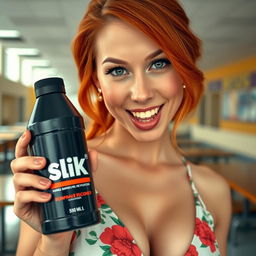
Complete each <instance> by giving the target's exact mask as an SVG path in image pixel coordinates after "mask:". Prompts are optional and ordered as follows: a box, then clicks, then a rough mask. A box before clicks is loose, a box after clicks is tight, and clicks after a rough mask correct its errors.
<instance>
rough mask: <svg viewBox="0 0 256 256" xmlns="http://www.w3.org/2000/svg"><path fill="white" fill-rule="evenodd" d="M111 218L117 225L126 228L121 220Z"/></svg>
mask: <svg viewBox="0 0 256 256" xmlns="http://www.w3.org/2000/svg"><path fill="white" fill-rule="evenodd" d="M110 218H111V219H112V220H113V221H114V222H115V223H116V224H117V225H119V226H122V227H124V224H123V222H122V221H121V220H120V219H117V218H115V217H112V216H110Z"/></svg>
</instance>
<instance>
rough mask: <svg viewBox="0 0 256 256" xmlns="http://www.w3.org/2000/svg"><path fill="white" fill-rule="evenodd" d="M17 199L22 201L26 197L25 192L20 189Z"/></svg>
mask: <svg viewBox="0 0 256 256" xmlns="http://www.w3.org/2000/svg"><path fill="white" fill-rule="evenodd" d="M15 199H16V201H18V202H19V201H22V200H23V199H24V193H23V191H18V192H17V193H16V196H15Z"/></svg>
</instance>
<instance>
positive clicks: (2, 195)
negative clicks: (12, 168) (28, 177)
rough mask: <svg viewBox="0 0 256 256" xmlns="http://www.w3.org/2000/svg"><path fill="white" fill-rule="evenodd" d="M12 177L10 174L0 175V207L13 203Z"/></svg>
mask: <svg viewBox="0 0 256 256" xmlns="http://www.w3.org/2000/svg"><path fill="white" fill-rule="evenodd" d="M12 177H13V175H12V174H4V175H0V207H2V206H7V205H13V203H14V195H15V190H14V186H13V182H12Z"/></svg>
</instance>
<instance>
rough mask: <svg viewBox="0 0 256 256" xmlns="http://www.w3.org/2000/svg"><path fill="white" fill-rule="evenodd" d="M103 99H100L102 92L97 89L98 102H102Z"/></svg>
mask: <svg viewBox="0 0 256 256" xmlns="http://www.w3.org/2000/svg"><path fill="white" fill-rule="evenodd" d="M102 100H103V97H102V91H101V89H100V88H98V101H102Z"/></svg>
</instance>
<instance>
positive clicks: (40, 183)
mask: <svg viewBox="0 0 256 256" xmlns="http://www.w3.org/2000/svg"><path fill="white" fill-rule="evenodd" d="M13 183H14V187H15V191H20V190H24V189H25V188H29V187H33V188H35V189H41V190H46V189H48V188H49V187H50V186H51V180H49V179H47V178H45V177H42V176H39V175H35V174H30V173H15V174H14V175H13Z"/></svg>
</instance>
